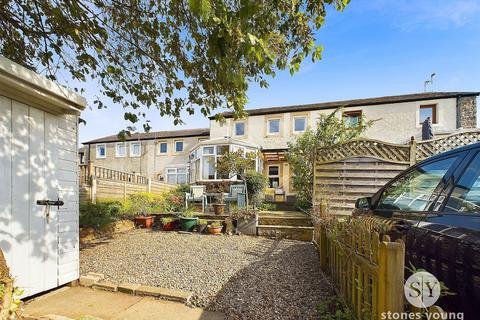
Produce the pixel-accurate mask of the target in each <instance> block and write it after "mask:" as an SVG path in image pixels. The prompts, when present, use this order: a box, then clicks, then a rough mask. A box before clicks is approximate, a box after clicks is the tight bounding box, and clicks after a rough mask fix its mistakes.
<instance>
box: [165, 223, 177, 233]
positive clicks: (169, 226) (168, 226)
mask: <svg viewBox="0 0 480 320" xmlns="http://www.w3.org/2000/svg"><path fill="white" fill-rule="evenodd" d="M173 229H175V221H172V222H167V223H165V224H164V225H163V231H172V230H173Z"/></svg>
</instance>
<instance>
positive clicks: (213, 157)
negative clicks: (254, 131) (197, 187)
mask: <svg viewBox="0 0 480 320" xmlns="http://www.w3.org/2000/svg"><path fill="white" fill-rule="evenodd" d="M238 150H242V151H243V152H244V153H249V152H255V153H257V156H256V157H255V170H256V171H257V172H262V169H263V161H262V159H261V158H260V156H259V154H260V153H259V151H260V148H259V147H258V146H255V145H253V144H251V143H248V142H245V141H241V140H236V139H232V138H218V139H211V140H205V141H202V142H200V143H199V144H197V145H196V146H195V147H194V148H193V149H192V150H191V151H190V155H189V161H188V162H189V181H190V183H195V182H197V181H221V180H232V181H235V180H237V177H229V176H228V175H224V176H222V175H221V174H220V173H217V170H216V169H215V168H216V163H217V161H218V159H219V158H220V157H222V156H223V155H225V154H226V153H227V152H236V151H238Z"/></svg>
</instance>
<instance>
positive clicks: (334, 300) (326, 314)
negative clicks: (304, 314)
mask: <svg viewBox="0 0 480 320" xmlns="http://www.w3.org/2000/svg"><path fill="white" fill-rule="evenodd" d="M317 311H318V315H319V319H320V320H353V319H354V318H353V315H352V313H351V311H350V309H348V307H347V306H346V305H345V304H344V303H343V301H342V300H341V299H340V298H339V297H338V296H332V297H328V298H325V300H324V301H322V302H321V303H320V304H319V305H318V306H317Z"/></svg>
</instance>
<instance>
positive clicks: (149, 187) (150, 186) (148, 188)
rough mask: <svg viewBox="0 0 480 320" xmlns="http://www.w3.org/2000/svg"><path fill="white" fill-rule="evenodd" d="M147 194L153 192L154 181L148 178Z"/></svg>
mask: <svg viewBox="0 0 480 320" xmlns="http://www.w3.org/2000/svg"><path fill="white" fill-rule="evenodd" d="M147 192H152V179H150V178H147Z"/></svg>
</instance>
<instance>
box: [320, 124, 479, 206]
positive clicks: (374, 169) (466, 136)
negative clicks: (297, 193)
mask: <svg viewBox="0 0 480 320" xmlns="http://www.w3.org/2000/svg"><path fill="white" fill-rule="evenodd" d="M479 141H480V130H479V129H474V130H467V131H460V132H457V133H455V134H452V135H449V136H446V137H443V138H438V139H432V140H426V141H421V142H416V141H415V140H413V139H412V141H411V142H410V143H409V144H405V145H401V144H392V143H387V142H383V141H379V140H372V139H358V140H354V141H350V142H347V143H344V144H339V145H336V146H334V147H330V148H319V149H318V152H317V159H316V162H315V168H314V197H313V203H314V205H319V204H320V203H321V201H322V199H327V200H328V201H329V207H330V209H332V211H333V213H334V214H338V215H351V213H352V210H353V208H354V206H355V201H356V199H358V198H361V197H366V196H371V195H372V194H373V193H375V192H376V191H378V190H379V189H380V188H381V187H383V186H384V185H385V184H386V183H387V182H388V181H390V180H391V179H392V178H394V177H395V176H396V175H397V174H399V173H400V172H402V171H403V170H405V169H407V168H408V167H409V166H410V165H412V164H415V163H416V162H418V161H421V160H424V159H426V158H428V157H431V156H433V155H436V154H439V153H441V152H445V151H448V150H452V149H455V148H458V147H461V146H465V145H468V144H471V143H475V142H479Z"/></svg>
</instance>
